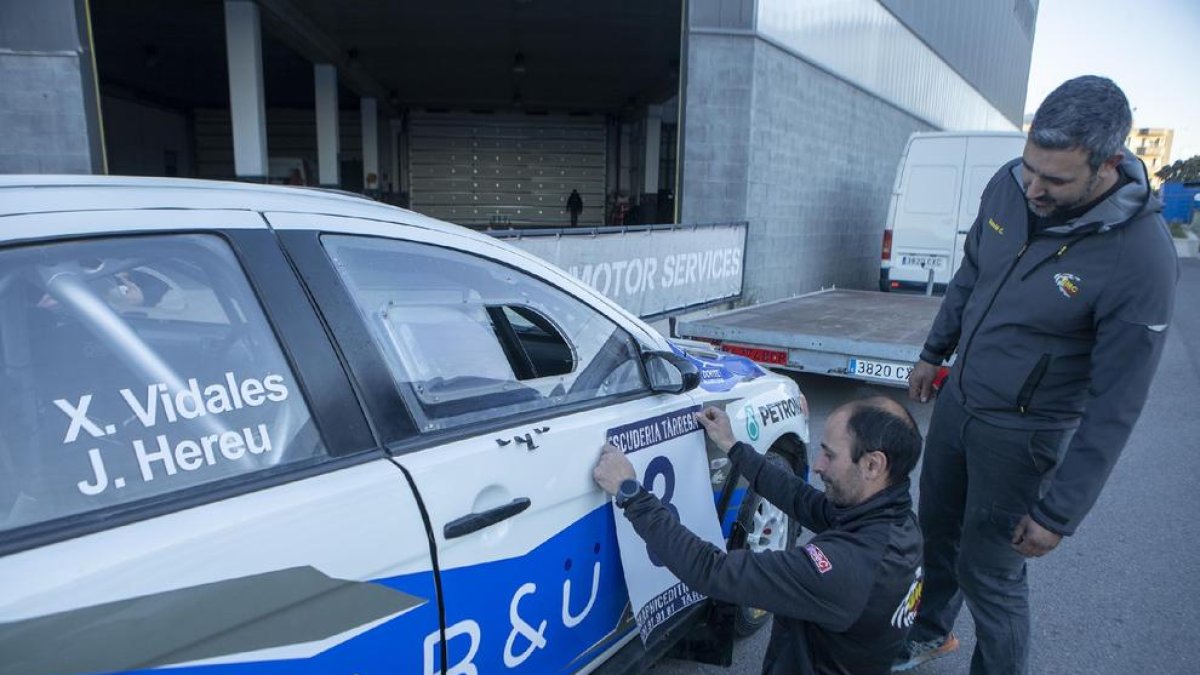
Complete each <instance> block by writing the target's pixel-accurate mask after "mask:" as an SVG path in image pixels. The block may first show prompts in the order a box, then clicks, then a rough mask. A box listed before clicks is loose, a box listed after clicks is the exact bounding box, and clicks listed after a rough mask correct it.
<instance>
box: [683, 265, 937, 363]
mask: <svg viewBox="0 0 1200 675" xmlns="http://www.w3.org/2000/svg"><path fill="white" fill-rule="evenodd" d="M941 303H942V299H941V298H940V297H931V296H926V295H907V294H901V293H881V292H878V291H857V290H846V289H837V288H834V289H827V290H822V291H816V292H813V293H808V294H805V295H800V296H796V297H794V298H788V299H785V300H776V301H774V302H767V303H763V304H761V305H753V306H750V307H742V308H739V309H734V310H730V311H728V312H722V313H719V314H714V315H712V316H709V317H705V318H702V319H693V320H689V321H680V322H679V323H678V324H677V325H676V328H675V330H676V333H678V334H679V335H680V336H681V337H685V338H689V339H693V340H703V341H705V342H709V343H711V344H714V345H716V346H717V347H718V348H719V349H720V350H721V351H725V352H728V353H731V354H739V355H741V356H746V357H749V358H750V359H753V360H754V361H756V362H757V363H759V364H761V365H764V366H767V367H770V368H775V369H781V370H792V371H799V372H806V373H818V374H822V375H833V376H837V377H848V378H853V379H858V380H864V381H867V382H873V383H876V384H886V385H891V386H896V387H906V386H908V385H907V382H908V373H909V371H910V370H911V369H912V365H913V363H915V362H916V361H917V358H918V357H919V356H920V354H921V348H922V347H923V346H924V344H925V337H926V335H928V333H929V327H930V325H931V324H932V323H933V318H934V316H935V315H936V314H937V311H938V307H940V306H941Z"/></svg>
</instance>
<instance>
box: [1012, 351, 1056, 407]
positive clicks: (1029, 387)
mask: <svg viewBox="0 0 1200 675" xmlns="http://www.w3.org/2000/svg"><path fill="white" fill-rule="evenodd" d="M1049 367H1050V355H1049V354H1042V358H1040V359H1038V362H1037V365H1035V366H1034V367H1033V370H1031V371H1029V377H1027V378H1025V384H1023V385H1021V391H1020V393H1018V394H1017V410H1019V411H1021V414H1022V415H1024V414H1025V413H1027V412H1029V403H1030V402H1031V401H1032V400H1033V392H1035V391H1037V388H1038V385H1039V384H1041V383H1042V378H1043V377H1045V376H1046V369H1047V368H1049Z"/></svg>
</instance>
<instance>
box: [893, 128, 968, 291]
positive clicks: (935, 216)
mask: <svg viewBox="0 0 1200 675" xmlns="http://www.w3.org/2000/svg"><path fill="white" fill-rule="evenodd" d="M965 152H966V138H965V137H963V136H919V135H914V136H913V138H912V140H911V141H909V147H908V153H907V162H906V164H905V166H904V167H903V171H904V176H903V178H902V179H901V185H900V194H899V196H898V199H899V204H898V205H897V208H896V220H895V224H894V225H893V229H892V269H891V280H892V281H899V282H907V283H917V284H924V283H925V282H926V281H927V280H928V278H929V271H930V270H931V269H932V270H933V272H934V283H937V284H945V283H946V282H947V281H948V280H949V278H950V273H951V271H952V270H953V247H954V244H955V239H954V233H955V218H956V217H957V215H958V212H959V198H958V195H959V191H960V190H959V187H960V184H961V180H962V169H963V158H964V155H965Z"/></svg>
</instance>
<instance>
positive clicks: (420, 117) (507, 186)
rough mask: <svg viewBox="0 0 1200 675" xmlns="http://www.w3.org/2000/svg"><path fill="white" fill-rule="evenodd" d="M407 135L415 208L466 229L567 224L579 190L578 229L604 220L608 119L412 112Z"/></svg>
mask: <svg viewBox="0 0 1200 675" xmlns="http://www.w3.org/2000/svg"><path fill="white" fill-rule="evenodd" d="M408 131H409V139H408V167H409V186H410V192H411V195H412V204H411V206H412V209H413V210H415V211H418V212H420V213H424V214H426V215H430V216H433V217H434V218H441V219H443V220H448V221H450V222H452V223H458V224H460V225H500V226H505V225H509V224H514V225H516V224H519V225H521V226H528V225H552V226H558V227H563V226H566V225H568V224H569V223H570V217H569V216H568V214H567V211H566V201H567V196H568V195H569V194H570V193H571V190H579V194H580V196H581V197H582V198H583V206H584V208H583V213H582V214H581V215H580V219H579V224H580V225H589V226H590V225H600V224H601V223H602V221H603V218H604V195H605V184H604V180H605V162H606V152H605V148H606V143H605V123H604V118H603V117H600V116H568V115H484V114H470V113H460V114H453V113H414V114H413V115H412V116H411V117H410V119H409V129H408Z"/></svg>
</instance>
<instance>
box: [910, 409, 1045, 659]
mask: <svg viewBox="0 0 1200 675" xmlns="http://www.w3.org/2000/svg"><path fill="white" fill-rule="evenodd" d="M1067 435H1068V432H1066V431H1062V430H1044V431H1029V430H1017V429H1004V428H1001V427H997V426H993V425H990V424H987V423H985V422H982V421H980V420H979V419H977V418H975V417H972V416H970V415H969V414H968V413H967V411H966V410H964V409H963V407H962V405H961V404H959V402H958V401H957V400H955V399H954V398H953V396H952V395H951V394H950V393H949V392H947V393H944V394H942V395H941V396H939V397H938V399H937V403H936V405H935V407H934V411H933V419H932V420H931V421H930V424H929V434H928V437H927V438H926V440H925V460H924V465H923V467H922V469H921V497H920V505H919V510H920V513H919V515H918V518H919V520H920V523H921V530H922V533H923V535H924V538H925V588H924V594H923V597H922V599H921V607H920V610H919V612H918V615H917V620H916V623H915V624H914V626H913V629H912V633H911V635H910V636H909V639H910V640H914V641H923V640H930V639H933V638H936V637H941V636H944V635H946V634H948V633H949V632H950V629H951V628H952V627H953V626H954V620H955V618H956V617H957V616H958V613H959V610H961V609H962V605H963V601H964V599H965V600H966V603H967V606H968V607H969V608H970V610H971V616H972V617H974V619H975V635H976V638H977V641H976V644H975V653H974V654H973V655H972V656H971V673H972V675H982V674H984V673H987V674H989V675H999V674H1004V675H1009V674H1018V675H1020V674H1023V673H1025V672H1026V664H1027V661H1028V659H1029V587H1028V585H1027V583H1026V578H1025V558H1024V557H1023V556H1021V554H1019V553H1017V552H1016V551H1014V550H1013V548H1012V545H1011V541H1012V533H1013V529H1014V528H1015V527H1016V525H1017V522H1018V521H1020V519H1021V518H1022V516H1024V515H1025V514H1027V513H1028V512H1029V509H1030V507H1031V506H1032V505H1033V503H1034V502H1035V501H1037V499H1038V498H1039V496H1040V494H1041V491H1042V490H1043V489H1044V486H1045V484H1046V483H1047V482H1048V480H1049V478H1050V476H1051V474H1052V473H1053V470H1054V468H1055V467H1056V466H1057V465H1058V462H1059V460H1060V459H1061V455H1062V450H1063V448H1064V447H1065V442H1064V441H1065V440H1066V437H1067Z"/></svg>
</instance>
